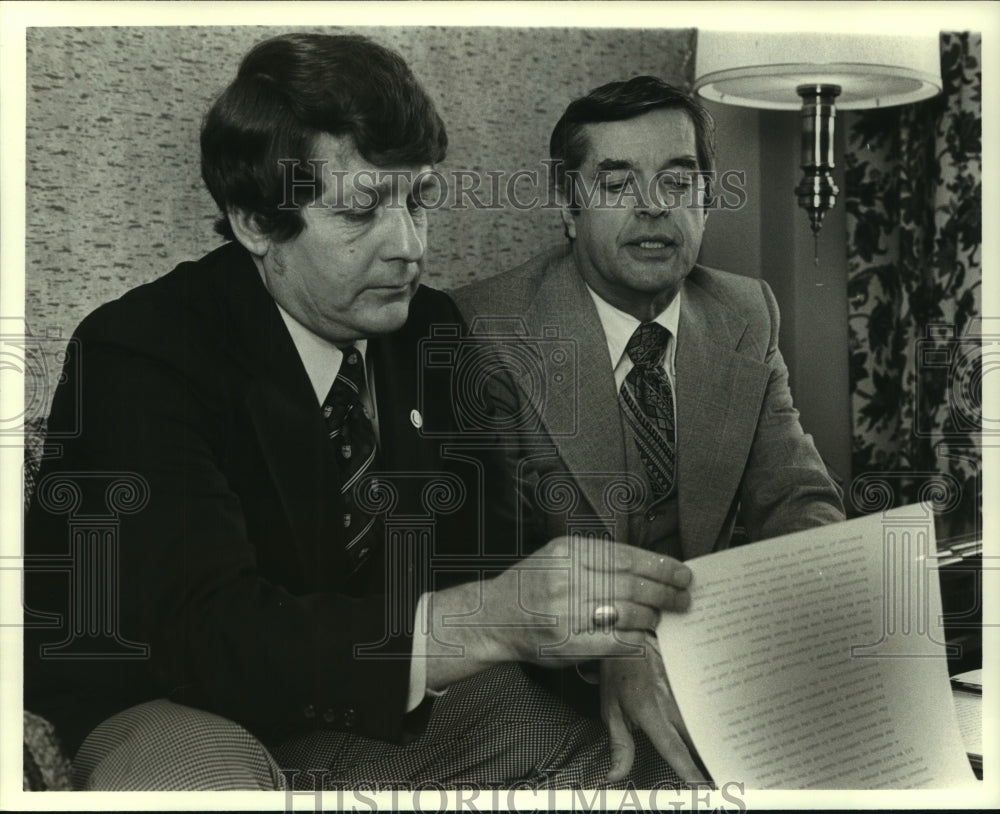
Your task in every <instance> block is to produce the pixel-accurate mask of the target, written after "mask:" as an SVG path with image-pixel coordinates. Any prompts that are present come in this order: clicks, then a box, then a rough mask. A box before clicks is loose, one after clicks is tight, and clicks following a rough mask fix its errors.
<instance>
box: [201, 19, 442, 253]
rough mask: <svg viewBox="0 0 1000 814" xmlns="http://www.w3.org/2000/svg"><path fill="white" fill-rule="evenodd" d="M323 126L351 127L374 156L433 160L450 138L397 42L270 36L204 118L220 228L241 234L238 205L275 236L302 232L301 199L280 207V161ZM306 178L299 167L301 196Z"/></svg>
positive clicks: (302, 158)
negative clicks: (235, 226)
mask: <svg viewBox="0 0 1000 814" xmlns="http://www.w3.org/2000/svg"><path fill="white" fill-rule="evenodd" d="M323 133H329V134H330V135H334V136H344V135H348V136H350V137H351V138H352V139H353V141H354V145H355V148H356V149H357V151H358V152H359V153H360V154H361V155H362V156H363V157H364V158H365V159H366V160H367V161H370V162H372V163H373V164H374V165H376V166H385V165H388V164H434V163H437V162H439V161H441V160H442V159H443V158H444V156H445V152H446V150H447V147H448V136H447V134H446V132H445V127H444V122H442V121H441V118H440V116H438V114H437V111H436V110H435V108H434V102H432V101H431V99H430V97H429V96H428V95H427V93H426V92H425V91H424V89H423V88H422V87H421V86H420V83H419V82H417V80H416V78H415V77H414V76H413V74H412V73H411V71H410V69H409V67H408V66H407V64H406V63H405V62H404V61H403V59H402V57H400V56H399V54H397V53H395V52H394V51H390V50H389V49H387V48H383V47H382V46H381V45H378V44H376V43H374V42H372V41H371V40H369V39H367V38H366V37H361V36H357V35H344V36H333V35H326V34H287V35H284V36H280V37H275V38H273V39H269V40H265V41H264V42H261V43H258V44H257V45H255V46H254V47H253V48H252V49H251V50H250V52H249V53H247V55H246V56H245V57H244V58H243V62H242V64H241V65H240V69H239V72H238V73H237V75H236V79H234V80H233V82H232V83H231V84H230V85H229V87H227V88H226V89H225V90H224V91H223V92H222V94H221V95H220V96H219V98H218V99H217V100H216V101H215V104H214V105H212V109H211V110H210V111H209V112H208V115H207V116H206V117H205V121H204V123H203V125H202V130H201V176H202V178H203V179H204V181H205V185H206V186H207V187H208V191H209V192H211V194H212V197H213V198H214V199H215V203H216V204H217V205H218V207H219V209H220V210H221V212H222V217H220V218H219V219H218V221H217V222H216V224H215V229H216V231H217V232H219V234H221V235H222V236H223V237H224V238H226V239H227V240H233V239H234V235H233V231H232V227H231V226H230V224H229V218H228V216H227V212H228V211H229V210H230V209H233V208H235V209H241V210H243V211H245V212H248V213H251V214H252V215H254V216H255V218H256V220H257V224H258V226H259V227H260V228H261V230H262V231H264V232H265V233H266V234H268V235H269V236H270V237H272V238H274V239H275V240H278V241H285V240H290V239H291V238H293V237H295V236H296V235H297V234H299V232H301V231H302V229H303V228H304V223H303V220H302V215H301V214H300V212H299V207H298V206H296V207H291V208H279V205H280V204H281V203H282V202H283V200H284V197H283V196H284V191H285V177H284V173H285V171H286V168H285V167H284V166H282V165H281V164H279V161H280V160H285V161H287V160H289V159H291V160H293V161H296V162H298V163H299V164H303V162H306V161H307V160H308V159H309V158H311V157H312V154H313V149H314V146H315V140H316V138H317V137H318V136H319V135H321V134H323ZM302 180H304V179H303V178H301V177H300V176H298V175H297V176H296V182H297V186H296V192H297V193H298V194H300V197H301V191H302V186H301V185H299V184H298V182H299V181H302ZM320 189H321V187H320ZM315 192H316V190H315V189H310V190H309V198H310V199H311V200H314V199H315V198H316V197H318V195H316V194H315ZM306 202H308V201H303V202H301V203H306ZM296 203H300V202H299V201H296Z"/></svg>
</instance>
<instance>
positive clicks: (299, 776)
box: [74, 664, 680, 790]
mask: <svg viewBox="0 0 1000 814" xmlns="http://www.w3.org/2000/svg"><path fill="white" fill-rule="evenodd" d="M609 767H610V756H609V747H608V736H607V731H606V729H605V727H604V725H603V724H602V723H601V722H600V721H598V720H594V719H590V718H586V717H583V716H581V715H580V714H579V713H577V712H576V711H575V710H573V709H572V708H570V707H569V706H568V705H566V704H564V703H563V702H562V701H561V700H559V699H557V698H555V697H554V696H553V695H552V694H551V693H550V692H549V691H548V690H546V689H545V688H543V687H541V686H540V685H539V684H537V683H536V682H535V681H533V680H532V679H531V678H530V677H529V676H527V675H526V674H525V673H524V671H523V670H522V669H521V667H520V666H519V665H516V664H503V665H498V666H496V667H494V668H492V669H490V670H486V671H484V672H482V673H479V674H478V675H476V676H473V677H471V678H469V679H466V680H465V681H462V682H458V683H456V684H454V685H452V686H451V687H450V688H449V690H448V691H447V692H446V693H445V694H444V695H443V696H441V697H440V698H438V699H437V700H436V701H435V702H434V709H433V712H432V714H431V716H430V720H429V722H428V725H427V728H426V730H425V731H424V732H423V734H422V735H421V736H420V737H419V738H417V739H415V740H414V741H413V742H412V743H410V744H408V745H406V746H399V745H396V744H390V743H386V742H384V741H378V740H374V739H371V738H364V737H359V736H357V735H353V734H348V733H345V732H335V731H325V730H324V731H317V732H314V733H310V734H308V735H304V736H301V737H298V738H295V739H292V740H289V741H286V742H284V743H281V744H278V745H276V746H272V748H271V749H270V751H268V750H267V749H265V748H264V747H263V746H262V745H261V744H260V742H259V741H256V740H255V739H254V738H253V736H252V735H250V733H248V732H247V731H246V730H245V729H243V728H242V727H240V726H239V725H237V724H235V723H233V722H231V721H227V720H226V719H224V718H220V717H219V716H217V715H212V714H211V713H206V712H203V711H200V710H195V709H192V708H190V707H183V706H180V705H178V704H173V703H172V702H169V701H165V700H159V701H153V702H150V703H147V704H142V705H140V706H138V707H133V708H131V709H129V710H125V711H124V712H122V713H119V714H118V715H116V716H114V717H113V718H111V719H109V720H108V721H105V722H104V723H102V724H101V725H100V726H99V727H98V728H97V729H96V730H95V731H94V732H93V733H91V735H90V736H89V737H88V738H87V740H86V741H85V742H84V744H83V746H82V747H81V748H80V753H79V754H78V755H77V758H76V760H75V761H74V770H75V777H74V780H75V783H76V787H77V788H100V789H103V790H128V789H130V790H143V789H145V790H184V789H188V790H195V789H197V790H204V789H215V790H227V789H275V788H284V787H286V777H287V779H288V781H289V782H290V785H291V786H292V787H293V788H299V789H313V788H314V783H315V780H316V778H317V777H319V778H322V781H323V786H324V788H327V789H337V788H340V789H351V788H364V789H376V788H380V787H381V788H386V789H391V788H398V789H405V788H406V787H407V786H415V787H416V786H421V785H425V784H431V783H434V784H439V785H440V786H443V787H445V788H448V787H460V786H462V787H469V786H470V785H472V786H474V787H482V788H505V787H509V786H512V785H514V784H517V785H518V787H519V788H527V787H534V788H540V789H545V788H585V789H593V788H602V787H608V784H607V783H606V782H605V780H604V778H605V776H606V774H607V771H608V769H609ZM626 782H630V783H631V784H632V787H634V788H651V787H654V786H656V787H665V786H666V785H668V784H676V785H680V779H679V778H678V776H677V775H676V773H675V772H674V771H673V769H671V767H670V766H669V765H667V764H666V763H665V762H664V761H663V760H662V759H661V758H660V757H659V755H658V754H657V753H656V751H655V749H653V747H652V745H651V744H650V743H649V741H648V739H647V738H646V737H645V735H643V734H642V733H640V732H637V733H636V763H635V768H634V769H633V772H632V774H631V775H630V777H629V778H628V779H627V781H623V782H622V783H618V784H615V786H614V787H624V785H625V783H626Z"/></svg>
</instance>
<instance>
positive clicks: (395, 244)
mask: <svg viewBox="0 0 1000 814" xmlns="http://www.w3.org/2000/svg"><path fill="white" fill-rule="evenodd" d="M387 214H388V215H389V218H388V220H389V224H388V226H389V230H390V234H389V236H388V238H387V241H386V247H385V251H386V253H387V255H388V257H387V258H386V259H389V260H405V261H406V262H408V263H416V262H417V261H418V260H420V259H421V258H422V257H423V256H424V250H425V248H426V243H427V229H426V227H425V226H424V225H423V224H421V223H418V222H416V221H415V220H414V218H413V213H412V212H411V211H410V210H409V208H408V207H406V206H401V207H398V208H394V209H391V210H389V211H388V212H387Z"/></svg>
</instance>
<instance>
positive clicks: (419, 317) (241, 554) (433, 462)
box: [25, 244, 501, 751]
mask: <svg viewBox="0 0 1000 814" xmlns="http://www.w3.org/2000/svg"><path fill="white" fill-rule="evenodd" d="M460 323H461V317H460V316H459V314H458V312H457V311H456V309H455V308H454V306H453V304H452V302H451V300H450V299H449V298H448V297H447V296H445V295H444V294H441V293H439V292H436V291H432V290H430V289H427V288H424V287H421V288H420V289H419V291H418V292H417V294H416V296H415V297H414V299H413V302H412V304H411V308H410V316H409V320H408V322H407V323H406V325H405V326H404V327H403V328H402V329H401V330H400V331H398V332H397V333H395V334H393V335H390V336H386V337H379V338H374V339H371V340H370V341H369V345H368V348H369V349H368V353H369V355H370V357H371V358H372V359H373V360H374V368H375V386H376V396H377V404H378V409H379V424H380V436H381V448H382V451H383V455H382V457H383V466H384V468H385V469H386V470H387V471H388V472H390V473H393V474H392V475H390V476H389V477H388V478H387V479H386V481H387V482H388V483H389V484H390V488H391V491H392V492H393V494H394V500H395V503H394V505H393V506H392V507H390V511H389V515H388V517H389V519H390V520H393V522H394V524H395V527H396V528H397V529H399V530H401V531H404V532H405V531H409V532H410V535H409V537H408V538H407V537H406V535H405V534H404V535H403V537H404V538H405V539H409V540H410V542H401V543H400V544H399V545H398V546H396V547H393V550H392V552H391V555H390V556H388V557H381V558H377V559H375V560H373V561H372V562H371V563H370V564H369V565H368V566H366V567H365V568H364V569H363V570H362V572H360V573H356V574H350V572H349V571H350V569H349V567H348V562H347V560H346V558H345V555H344V552H343V549H342V543H341V536H342V534H343V528H342V514H343V509H342V507H341V503H340V496H339V489H338V486H337V480H336V476H335V470H334V469H333V463H332V458H331V457H330V451H329V443H328V439H327V437H326V430H325V427H324V425H323V421H322V418H321V416H320V410H319V407H318V404H317V400H316V396H315V394H314V392H313V390H312V388H311V386H310V383H309V380H308V377H307V375H306V373H305V369H304V367H303V366H302V363H301V361H300V359H299V356H298V354H297V352H296V350H295V347H294V345H293V343H292V341H291V338H290V336H289V334H288V332H287V330H286V328H285V326H284V324H283V322H282V320H281V317H280V314H279V313H278V310H277V308H276V307H275V305H274V303H273V301H272V299H271V297H270V296H269V295H268V293H267V292H266V290H265V289H264V287H263V285H262V284H261V281H260V279H259V276H258V273H257V270H256V268H255V266H254V265H253V263H252V261H251V259H250V256H249V255H248V254H247V253H246V252H245V251H244V250H243V249H242V248H240V247H239V246H238V245H235V244H228V245H226V246H224V247H222V248H220V249H218V250H216V251H214V252H213V253H211V254H209V255H208V256H206V257H205V258H203V259H202V260H200V261H198V262H194V263H184V264H182V265H180V266H178V267H177V268H176V269H175V270H174V271H173V272H171V273H170V274H168V275H166V276H164V277H162V278H160V279H158V280H156V281H155V282H152V283H150V284H148V285H144V286H141V287H139V288H137V289H135V290H133V291H130V292H129V293H127V294H126V295H125V296H123V297H122V298H121V299H119V300H117V301H115V302H112V303H109V304H107V305H105V306H103V307H101V308H99V309H98V310H96V311H95V312H94V313H93V314H91V315H90V316H89V317H88V318H87V319H86V320H84V322H83V323H82V324H81V325H80V327H79V329H78V331H77V333H76V340H77V342H78V344H71V351H72V353H73V354H74V355H73V357H72V358H71V359H70V361H69V363H68V364H67V366H66V374H67V377H66V381H65V382H64V383H63V384H61V386H60V387H59V389H58V391H57V393H56V395H55V398H54V401H53V405H52V410H51V415H50V425H49V427H50V432H54V433H59V432H61V431H65V430H67V429H69V428H72V427H75V426H79V427H80V428H81V429H80V433H79V435H78V437H76V438H72V439H70V440H68V441H66V442H65V443H64V448H63V450H62V454H61V456H59V457H57V458H54V459H53V460H50V461H47V462H45V463H44V465H43V469H42V472H41V474H40V478H39V486H38V490H37V492H36V495H35V500H34V502H33V505H32V507H31V510H30V513H29V516H28V518H27V524H26V546H27V553H28V554H29V555H30V556H32V557H35V558H36V561H37V558H38V557H39V555H52V556H54V557H57V558H58V557H59V556H65V554H66V552H67V551H68V550H69V549H70V547H71V539H72V538H73V535H74V534H75V533H77V532H79V530H80V528H81V527H84V526H85V525H86V518H87V517H88V516H90V517H91V518H92V519H93V518H97V521H98V522H97V525H98V526H101V527H102V528H105V529H111V530H112V532H113V533H114V532H116V533H117V538H118V541H119V551H118V563H117V569H118V573H119V575H120V579H118V581H117V587H116V590H115V591H114V594H115V595H114V596H111V597H110V600H111V601H112V602H113V603H117V604H116V615H117V621H116V622H113V623H111V625H112V627H114V630H113V631H112V633H113V638H116V641H126V642H132V643H140V644H145V645H148V656H147V657H145V658H127V659H123V658H96V659H95V658H83V659H66V658H55V657H44V656H40V655H39V652H40V651H39V648H40V646H41V645H42V644H44V643H46V642H48V643H50V644H51V643H53V642H55V643H58V642H59V641H60V640H62V639H65V638H67V636H68V635H69V634H68V631H67V625H69V624H70V622H69V621H64V623H63V625H62V626H61V627H60V628H58V629H55V630H52V629H45V628H31V629H29V630H28V635H27V638H26V652H25V659H26V680H25V692H26V701H25V703H26V706H27V707H28V708H30V709H32V710H34V711H36V712H39V713H41V714H44V715H46V716H47V717H49V718H50V719H51V720H53V721H54V723H55V725H56V727H57V730H58V731H59V733H60V734H61V735H62V737H63V739H64V740H65V741H66V743H67V746H68V748H69V749H70V750H71V751H75V749H76V747H77V745H78V743H79V742H80V740H82V738H83V737H84V736H85V735H86V733H87V732H88V731H89V730H90V729H91V728H92V727H93V726H94V725H96V724H97V723H98V722H99V721H101V720H102V719H104V718H106V717H107V716H108V715H109V714H111V713H113V712H114V711H117V710H119V709H123V708H125V707H127V706H130V705H132V704H135V703H139V702H142V701H145V700H148V699H152V698H157V697H164V696H166V697H170V698H172V699H174V700H177V701H181V702H184V703H188V704H192V705H195V706H200V707H203V708H206V709H209V710H212V711H214V712H216V713H219V714H221V715H224V716H227V717H229V718H232V719H234V720H236V721H239V722H240V723H242V724H244V725H245V726H247V727H248V728H249V729H250V730H251V731H253V732H255V733H256V734H258V735H260V736H262V737H265V738H277V737H284V736H286V735H289V734H293V733H297V732H300V731H303V730H308V729H309V728H311V727H331V728H338V729H344V730H351V731H355V732H357V733H359V734H363V735H368V736H372V737H377V738H383V739H387V740H400V739H403V738H404V736H405V734H406V731H407V724H408V723H412V721H404V714H403V713H404V708H405V704H406V697H407V690H408V682H409V669H410V664H409V653H410V650H411V637H412V631H411V630H410V629H409V628H410V627H411V625H412V619H413V612H414V608H415V605H416V601H417V598H418V595H419V592H420V591H421V590H426V589H427V588H428V587H429V586H428V584H427V580H428V576H427V575H428V573H429V571H428V569H429V567H430V566H429V563H428V554H429V550H430V548H431V547H432V546H433V547H434V550H435V553H436V554H447V553H449V552H451V553H455V552H456V551H459V550H461V549H462V548H463V547H464V546H466V545H475V544H478V543H479V542H480V540H479V537H478V533H479V530H480V529H481V528H484V527H485V528H488V529H496V530H498V532H499V530H500V528H501V525H500V522H499V521H498V520H497V519H496V518H497V517H498V516H499V515H494V517H493V519H491V520H490V522H484V521H483V518H482V515H481V512H482V507H481V506H480V505H478V502H477V501H476V498H477V496H478V495H479V494H480V493H481V492H482V491H483V490H482V489H481V488H480V489H477V488H474V486H475V484H477V483H479V479H480V478H482V477H483V475H482V472H481V467H478V466H477V465H474V463H470V462H469V461H460V460H457V459H455V458H452V459H448V460H446V459H445V457H444V455H443V454H442V439H441V438H440V437H426V436H425V435H424V434H422V432H421V431H419V430H418V428H417V427H416V426H415V424H416V423H420V422H419V421H415V420H414V415H413V413H412V411H414V410H418V411H419V412H420V413H421V414H422V416H423V417H424V418H425V419H426V421H427V422H428V423H429V424H432V425H434V426H435V427H437V428H438V429H439V430H440V429H441V428H442V427H444V428H447V427H449V426H453V419H452V417H451V398H450V387H449V382H450V372H449V371H448V370H447V369H446V367H438V368H434V369H424V368H423V367H422V366H421V364H420V359H419V353H420V352H421V346H420V340H421V339H423V338H425V337H427V336H428V335H429V333H430V331H431V326H433V325H436V324H443V325H451V326H456V325H459V324H460ZM114 473H134V475H135V476H138V480H139V483H140V484H143V486H142V488H140V489H139V490H138V491H139V492H142V491H143V489H144V490H145V492H146V497H145V498H143V497H142V496H141V495H139V496H136V497H135V501H136V503H137V504H141V503H143V502H144V501H145V505H144V506H143V507H142V508H141V509H140V510H138V511H135V510H129V508H128V507H126V510H124V511H119V512H117V513H116V512H110V513H109V510H108V499H109V497H108V496H109V494H110V493H109V492H108V491H107V485H108V482H109V478H110V479H113V478H114ZM456 479H460V480H461V481H462V482H463V483H465V484H466V485H471V486H472V487H473V488H467V489H466V490H465V491H464V493H463V492H462V490H461V489H460V488H459V489H458V490H457V491H458V493H459V497H461V496H462V495H463V494H464V496H465V498H466V499H465V501H464V503H462V505H461V506H460V507H458V508H456V506H455V505H448V506H445V505H443V504H442V499H441V494H442V492H441V488H443V489H444V491H445V493H447V494H450V495H451V496H452V498H454V497H455V494H456V492H455V490H454V485H455V482H456ZM132 480H133V482H135V478H134V477H133V479H132ZM66 482H70V483H75V484H76V486H75V487H70V488H71V489H72V488H75V489H79V490H81V501H80V502H79V503H78V504H76V505H75V506H71V507H69V508H67V505H66V504H65V503H61V502H60V500H59V499H58V494H59V487H60V484H65V483H66ZM435 483H437V486H438V487H440V488H438V489H437V492H435V491H434V490H435V486H434V484H435ZM449 489H452V491H451V492H448V490H449ZM54 496H55V497H54ZM447 502H448V498H447V497H446V498H445V499H444V503H447ZM452 502H453V503H454V502H455V501H454V500H453V501H452ZM491 505H492V506H493V507H494V508H496V507H497V505H498V503H497V502H496V501H494V502H493V504H491ZM120 506H121V502H120V501H119V507H120ZM102 517H103V518H105V520H103V521H102V520H100V518H102ZM387 522H388V521H387ZM102 523H103V525H102ZM81 524H82V525H81ZM91 525H94V524H93V523H91ZM421 535H423V536H421ZM414 541H415V542H414ZM388 562H392V563H393V566H392V567H391V568H390V567H389V566H388V565H387V563H388ZM390 572H391V573H390ZM26 579H27V591H26V600H27V606H28V608H29V610H30V611H31V612H33V613H44V612H57V613H61V614H63V615H64V617H66V619H69V618H71V617H72V615H73V614H72V612H71V611H72V609H71V607H70V605H71V603H72V602H73V601H74V600H73V599H72V593H71V590H70V585H71V580H70V579H69V577H68V575H67V574H66V573H60V572H58V571H39V570H37V569H31V570H29V572H28V574H27V578H26ZM108 584H113V581H112V582H111V583H108ZM387 586H388V590H387ZM77 616H78V617H79V614H77ZM84 644H85V643H84ZM360 645H372V647H370V648H369V649H368V650H367V651H366V652H365V654H364V655H363V656H362V655H359V654H358V653H356V651H355V648H356V646H360ZM84 649H86V648H84ZM111 650H112V651H115V647H112V648H111ZM66 652H67V650H66V649H65V648H64V649H63V655H65V654H66ZM418 728H419V727H418Z"/></svg>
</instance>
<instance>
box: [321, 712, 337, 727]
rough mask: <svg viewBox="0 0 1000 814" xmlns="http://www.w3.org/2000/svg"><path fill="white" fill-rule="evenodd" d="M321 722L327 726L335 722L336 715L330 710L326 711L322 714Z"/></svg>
mask: <svg viewBox="0 0 1000 814" xmlns="http://www.w3.org/2000/svg"><path fill="white" fill-rule="evenodd" d="M323 720H324V721H325V722H326V723H328V724H332V723H333V722H334V721H336V720H337V713H336V712H334V711H333V710H332V709H328V710H327V711H326V712H324V713H323Z"/></svg>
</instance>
